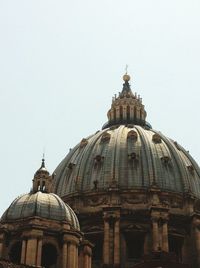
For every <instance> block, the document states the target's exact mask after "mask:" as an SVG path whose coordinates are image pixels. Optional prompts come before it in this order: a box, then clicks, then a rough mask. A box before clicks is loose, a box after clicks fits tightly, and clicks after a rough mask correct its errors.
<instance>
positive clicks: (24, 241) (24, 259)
mask: <svg viewBox="0 0 200 268" xmlns="http://www.w3.org/2000/svg"><path fill="white" fill-rule="evenodd" d="M26 246H27V241H26V240H25V239H23V241H22V253H21V263H22V264H25V263H26Z"/></svg>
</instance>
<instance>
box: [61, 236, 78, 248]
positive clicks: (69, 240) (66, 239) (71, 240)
mask: <svg viewBox="0 0 200 268" xmlns="http://www.w3.org/2000/svg"><path fill="white" fill-rule="evenodd" d="M63 242H64V243H70V244H73V245H76V246H78V245H79V243H80V238H79V237H76V236H75V235H71V234H64V236H63Z"/></svg>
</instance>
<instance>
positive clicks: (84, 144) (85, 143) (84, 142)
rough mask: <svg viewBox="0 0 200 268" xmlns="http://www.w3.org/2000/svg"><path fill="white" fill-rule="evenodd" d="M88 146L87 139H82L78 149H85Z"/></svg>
mask: <svg viewBox="0 0 200 268" xmlns="http://www.w3.org/2000/svg"><path fill="white" fill-rule="evenodd" d="M87 144H88V140H87V139H82V141H81V143H80V148H83V147H85V146H86V145H87Z"/></svg>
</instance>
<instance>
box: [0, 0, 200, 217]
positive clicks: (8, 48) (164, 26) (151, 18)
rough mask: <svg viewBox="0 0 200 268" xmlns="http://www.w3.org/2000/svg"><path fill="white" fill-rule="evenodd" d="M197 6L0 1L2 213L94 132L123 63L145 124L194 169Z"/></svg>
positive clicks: (172, 1) (199, 128)
mask: <svg viewBox="0 0 200 268" xmlns="http://www.w3.org/2000/svg"><path fill="white" fill-rule="evenodd" d="M199 14H200V1H199V0H191V1H188V0H168V1H164V0H101V1H98V0H96V1H94V0H73V1H69V0H58V1H55V0H54V1H53V0H29V1H27V0H17V1H16V0H1V1H0V123H1V127H0V129H1V133H0V168H1V174H0V183H1V187H0V214H2V213H3V212H4V211H5V209H6V208H7V207H8V206H9V205H10V203H11V202H12V201H13V200H14V198H16V197H17V196H19V195H21V194H23V193H27V192H29V190H30V188H31V186H32V179H33V176H34V173H35V171H36V170H37V169H38V168H39V167H40V164H41V158H42V154H43V151H45V158H46V166H47V168H48V170H49V171H50V172H51V173H52V172H53V171H54V169H55V168H56V167H57V165H58V164H59V163H60V161H61V160H62V159H63V158H64V157H65V155H66V154H67V153H68V152H69V149H70V148H73V147H74V146H75V145H76V144H77V143H79V142H80V140H81V139H82V138H85V137H87V136H89V135H90V134H93V133H95V132H96V131H97V130H100V129H101V127H102V125H103V124H104V123H105V122H106V121H107V117H106V114H107V111H108V109H109V108H110V105H111V99H112V97H113V96H114V94H115V93H118V92H119V91H121V89H122V83H123V81H122V76H123V74H124V72H125V66H126V64H128V66H129V67H128V73H129V74H130V75H131V81H130V82H131V88H132V90H133V91H134V92H137V93H138V94H140V95H141V97H142V98H143V104H144V105H145V108H146V111H147V121H148V122H150V123H151V124H152V126H153V128H154V129H155V130H159V131H161V132H162V133H163V134H165V135H166V136H168V137H170V138H172V139H174V140H175V141H178V142H179V143H180V144H181V145H182V146H183V147H184V148H185V149H186V150H188V151H189V152H190V154H191V155H192V156H193V157H194V158H195V160H196V161H197V163H198V164H199V163H200V146H199V137H200V124H199V103H200V90H199V89H200V79H199V78H200V49H199V48H200V31H199V29H200V16H199Z"/></svg>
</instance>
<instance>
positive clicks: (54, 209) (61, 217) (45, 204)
mask: <svg viewBox="0 0 200 268" xmlns="http://www.w3.org/2000/svg"><path fill="white" fill-rule="evenodd" d="M33 216H38V217H41V218H45V219H50V220H58V221H67V222H69V223H70V224H71V225H72V227H73V228H75V229H77V230H80V227H79V222H78V219H77V217H76V215H75V213H74V211H73V210H72V209H71V208H70V207H69V206H68V205H66V204H65V203H64V202H63V201H62V200H61V199H60V198H59V197H58V196H57V195H56V194H53V193H42V192H36V193H34V194H31V193H29V194H24V195H22V196H19V197H17V198H16V199H15V200H14V201H13V202H12V204H11V205H10V207H9V208H8V209H7V210H6V211H5V213H4V214H3V216H2V218H1V221H11V220H18V219H24V218H28V217H33Z"/></svg>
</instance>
